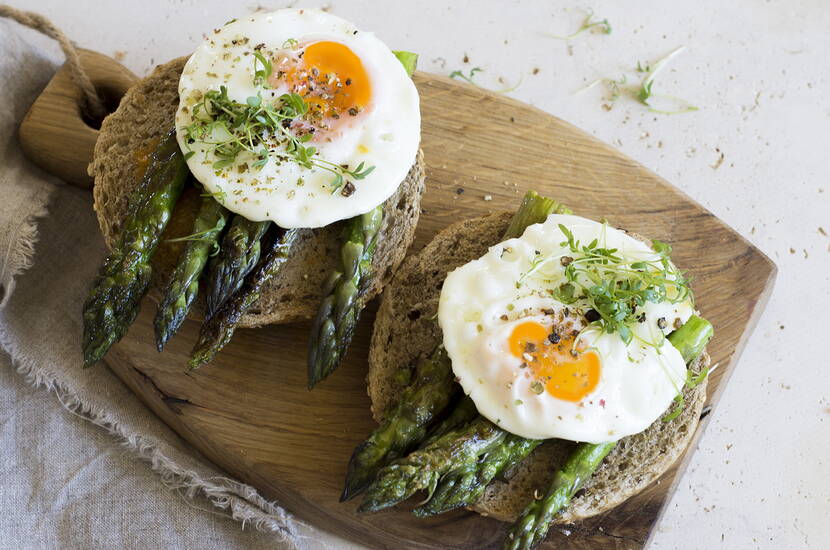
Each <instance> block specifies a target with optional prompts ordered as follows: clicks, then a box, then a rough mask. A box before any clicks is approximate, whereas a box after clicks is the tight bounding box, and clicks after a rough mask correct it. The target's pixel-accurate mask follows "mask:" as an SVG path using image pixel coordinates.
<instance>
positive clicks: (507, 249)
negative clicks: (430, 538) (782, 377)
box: [438, 215, 693, 443]
mask: <svg viewBox="0 0 830 550" xmlns="http://www.w3.org/2000/svg"><path fill="white" fill-rule="evenodd" d="M559 224H563V225H564V226H566V227H567V228H568V229H569V230H570V231H571V232H572V233H573V235H574V237H575V238H576V239H578V240H580V241H582V242H583V243H588V242H590V241H592V240H593V239H595V238H596V239H599V240H600V243H603V242H604V243H605V246H607V247H609V248H617V249H618V252H617V254H618V255H620V256H622V257H623V258H628V259H631V260H632V261H642V260H653V259H655V253H654V252H653V251H652V250H650V249H649V247H648V246H647V245H646V244H644V243H642V242H640V241H638V240H636V239H634V238H632V237H630V236H628V235H627V234H625V233H624V232H622V231H619V230H617V229H614V228H611V227H608V226H606V225H604V224H601V223H598V222H595V221H592V220H588V219H585V218H581V217H578V216H568V215H552V216H550V217H549V218H548V219H547V220H546V221H545V222H544V223H541V224H536V225H533V226H530V227H529V228H528V229H527V230H526V231H525V233H524V234H523V235H522V237H521V238H518V239H510V240H507V241H504V242H502V243H499V244H498V245H496V246H493V247H491V248H490V249H489V251H488V252H487V253H486V254H485V255H484V256H482V257H481V258H480V259H478V260H474V261H472V262H469V263H467V264H465V265H464V266H462V267H459V268H458V269H456V270H455V271H453V272H452V273H450V274H449V275H448V276H447V278H446V280H445V282H444V285H443V287H442V290H441V298H440V302H439V308H438V321H439V323H440V325H441V330H442V331H443V341H444V346H445V347H446V350H447V353H448V354H449V356H450V358H451V360H452V367H453V371H454V373H455V375H456V377H457V379H458V381H459V383H460V384H461V386H462V387H463V388H464V392H465V393H466V394H468V395H469V396H470V397H471V398H472V399H473V401H474V402H475V404H476V407H477V408H478V411H479V412H480V413H481V414H482V415H484V416H485V417H486V418H488V419H489V420H490V421H492V422H494V423H496V424H497V425H499V426H500V427H502V428H504V429H505V430H507V431H509V432H511V433H514V434H516V435H520V436H522V437H526V438H532V439H548V438H559V439H567V440H571V441H585V442H591V443H599V442H605V441H616V440H618V439H620V438H622V437H625V436H627V435H631V434H635V433H639V432H641V431H643V430H644V429H645V428H647V427H648V426H649V425H650V424H651V423H652V422H654V421H655V420H656V419H657V418H658V417H660V416H661V415H662V414H663V412H664V411H666V409H667V408H668V406H669V404H670V403H671V402H672V400H673V399H674V398H675V396H676V395H677V393H678V391H679V390H680V389H681V388H682V386H683V383H684V381H685V378H686V365H685V363H684V361H683V358H682V356H681V355H680V352H679V351H677V349H675V348H674V346H672V345H671V343H670V342H669V341H668V340H666V339H665V338H664V335H665V334H668V333H669V332H671V330H673V328H672V327H673V325H674V323H675V322H679V323H683V322H685V321H686V320H688V318H689V317H690V316H691V315H692V313H693V306H692V303H691V300H686V301H683V302H680V303H675V304H672V303H670V302H667V301H664V302H661V303H658V304H653V303H647V304H646V305H645V307H644V308H642V311H644V312H645V314H646V319H645V321H644V322H643V323H636V324H634V325H632V326H631V329H632V331H633V332H634V334H635V338H633V339H632V341H631V343H629V344H628V345H626V344H625V343H624V342H623V340H622V339H621V338H620V337H619V335H618V334H616V333H615V334H605V333H601V331H600V330H598V329H595V328H594V327H593V326H591V327H588V328H587V330H583V329H585V327H586V326H587V321H585V319H584V317H582V316H581V315H579V314H578V312H579V311H583V312H584V311H585V310H587V308H581V307H580V306H581V305H582V306H584V305H585V304H580V303H578V302H577V303H576V304H572V305H570V306H569V307H568V308H567V309H568V310H569V312H568V315H569V316H568V317H566V318H564V319H565V323H566V325H567V328H568V331H571V330H578V331H582V336H581V339H582V341H583V342H584V343H585V344H587V346H588V347H589V348H592V349H593V350H594V351H595V352H596V353H597V354H598V355H599V357H600V360H601V372H600V379H599V382H598V384H597V386H596V387H595V389H594V390H593V391H592V392H591V393H590V394H588V395H587V396H586V397H585V398H584V399H583V400H582V401H581V402H578V403H577V402H571V401H566V400H561V399H557V398H555V397H553V396H552V395H550V394H549V393H547V392H546V391H545V392H542V393H541V394H538V395H537V394H536V393H534V392H533V391H532V388H531V384H532V383H533V381H534V378H533V377H532V376H529V372H528V371H529V370H530V369H528V368H522V367H521V364H522V362H523V361H522V359H520V358H517V357H515V356H514V355H512V354H511V352H510V349H509V338H510V335H511V333H512V331H513V329H514V328H515V326H516V325H518V324H520V323H522V322H525V321H536V322H538V323H539V324H542V325H545V326H549V325H551V321H552V317H557V318H558V319H559V320H560V321H561V320H562V319H563V312H564V310H565V308H566V306H565V305H564V304H562V303H560V302H558V301H556V300H554V299H553V298H551V297H550V294H549V292H548V289H549V288H552V285H555V283H551V282H550V277H554V278H555V277H556V272H557V269H558V270H560V271H564V267H561V265H560V262H559V261H554V262H550V265H551V266H552V267H549V268H547V271H546V272H545V277H544V279H534V278H532V277H524V278H523V277H522V276H523V274H525V273H527V272H528V270H529V269H530V268H531V265H532V264H531V262H532V261H533V259H534V258H535V257H537V252H538V253H539V254H541V255H542V256H543V257H545V256H548V255H551V256H553V257H555V258H558V257H561V256H566V255H568V254H569V252H568V250H567V249H566V248H565V247H563V246H562V245H561V244H560V243H561V242H562V241H563V240H564V237H563V235H562V233H561V231H560V230H559V228H558V225H559ZM562 277H563V279H562V281H563V282H564V273H563V274H562ZM519 281H521V284H520V285H517V282H519ZM517 286H518V287H519V288H517ZM551 310H553V312H555V313H554V314H551ZM660 318H664V319H665V320H666V326H665V327H664V328H660V326H658V320H659V319H660ZM678 319H679V321H676V320H678ZM661 324H662V323H661ZM560 326H561V325H560ZM648 343H651V344H653V345H650V344H648Z"/></svg>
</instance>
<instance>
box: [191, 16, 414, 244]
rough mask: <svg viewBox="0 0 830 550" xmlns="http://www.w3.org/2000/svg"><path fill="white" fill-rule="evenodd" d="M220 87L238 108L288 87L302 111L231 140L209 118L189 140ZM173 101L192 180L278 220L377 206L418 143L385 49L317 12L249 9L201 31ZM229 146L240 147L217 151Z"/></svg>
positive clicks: (242, 209)
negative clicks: (299, 151)
mask: <svg viewBox="0 0 830 550" xmlns="http://www.w3.org/2000/svg"><path fill="white" fill-rule="evenodd" d="M221 90H225V94H226V96H227V99H228V100H229V101H233V102H236V103H237V104H239V105H241V106H243V107H244V106H245V105H251V102H253V105H260V103H259V102H261V105H263V106H273V107H279V105H281V99H280V98H281V97H282V96H283V94H297V95H298V96H299V97H301V98H302V99H303V101H304V102H305V104H306V108H307V113H306V115H305V116H302V117H296V118H294V119H292V120H286V121H283V122H281V125H282V128H275V129H274V131H272V132H256V131H255V132H253V135H242V137H241V138H240V139H238V140H236V142H232V141H233V140H232V139H231V138H232V137H239V136H231V135H230V133H229V132H228V131H226V129H225V128H223V127H222V126H221V125H215V124H214V125H213V126H209V127H207V126H206V128H207V130H206V131H205V132H203V133H202V135H200V137H199V139H194V133H193V132H192V131H191V132H188V128H191V129H192V128H193V126H192V125H193V124H194V122H199V121H202V122H204V121H205V120H208V121H209V120H211V119H210V118H209V117H211V116H216V115H213V114H211V113H209V112H208V111H209V110H210V109H208V108H206V107H205V97H206V94H208V93H209V92H211V91H214V92H217V91H221ZM258 98H259V99H258ZM179 99H180V103H179V108H178V111H177V113H176V129H177V138H178V142H179V145H180V146H181V148H182V151H184V152H185V154H186V158H187V164H188V167H189V168H190V171H191V172H192V173H193V175H194V176H195V177H196V179H198V180H199V181H200V182H201V183H202V184H203V186H204V187H205V188H206V190H207V191H208V192H209V193H211V194H212V195H213V196H214V197H215V198H216V199H217V200H219V201H220V202H221V203H222V204H223V205H224V206H225V207H227V208H228V209H229V210H231V211H233V212H235V213H237V214H241V215H242V216H244V217H246V218H248V219H250V220H254V221H261V220H272V221H274V222H275V223H276V224H277V225H279V226H280V227H284V228H294V227H308V228H313V227H321V226H325V225H328V224H330V223H332V222H335V221H337V220H341V219H345V218H350V217H353V216H356V215H359V214H362V213H364V212H367V211H369V210H371V209H372V208H374V207H376V206H377V205H379V204H381V203H382V202H383V201H384V200H386V199H387V198H389V197H390V196H391V195H392V194H393V193H394V192H395V190H396V189H397V187H398V185H399V184H400V183H401V181H403V180H404V178H405V177H406V174H407V172H408V170H409V168H410V166H411V165H412V163H413V161H414V160H415V156H416V153H417V150H418V145H419V142H420V120H421V119H420V111H419V102H418V92H417V90H416V89H415V85H414V84H413V82H412V79H411V78H410V77H409V76H408V75H407V73H406V71H405V69H404V68H403V66H402V65H401V63H400V62H399V61H398V59H397V58H396V57H395V55H394V54H393V53H392V52H391V51H390V49H389V48H388V47H387V46H386V45H385V44H383V42H381V41H380V40H379V39H378V38H377V37H375V35H374V34H372V33H368V32H363V31H359V30H358V29H357V28H355V26H354V25H352V24H351V23H349V22H347V21H345V20H343V19H341V18H339V17H336V16H334V15H330V14H328V13H325V12H322V11H319V10H309V9H302V10H293V9H285V10H278V11H275V12H270V13H256V14H252V15H249V16H246V17H243V18H239V19H237V20H233V21H231V22H229V23H227V24H225V25H224V26H223V27H221V28H219V29H216V30H215V31H213V32H211V33H209V34H208V35H207V36H206V37H205V39H204V41H203V42H202V43H201V44H200V45H199V46H198V48H196V51H195V52H194V53H193V55H192V56H191V57H190V59H189V60H188V61H187V64H186V65H185V68H184V71H183V73H182V76H181V79H180V82H179ZM213 110H214V111H216V112H218V113H220V114H221V110H220V109H213ZM260 115H261V113H260ZM283 129H284V130H285V133H287V134H290V135H291V136H294V137H297V138H299V140H300V141H299V142H300V143H301V145H302V147H304V148H309V147H313V148H314V149H313V151H314V154H313V155H310V161H309V163H310V164H311V166H308V165H303V163H302V162H297V161H296V158H297V155H296V152H292V150H291V144H290V143H289V142H288V141H287V140H286V139H285V133H283V132H282V130H283ZM266 134H267V135H266ZM229 142H231V143H230V144H229ZM217 143H220V144H223V145H222V146H221V147H219V148H217ZM252 144H253V145H252ZM233 147H237V148H241V150H239V151H236V152H233V151H232V153H233V154H232V155H229V154H228V149H229V148H233ZM263 147H264V148H265V150H266V151H265V152H264V153H263V151H262V149H263ZM263 159H266V160H265V161H264V162H263ZM307 164H308V163H307ZM370 168H371V171H370V172H368V171H369V169H370ZM344 171H345V172H346V173H345V175H344V176H343V177H342V180H340V181H337V174H338V173H339V174H341V175H343V172H344ZM349 172H352V173H353V174H364V176H363V177H360V178H359V177H355V176H352V175H350V174H349ZM367 172H368V173H367Z"/></svg>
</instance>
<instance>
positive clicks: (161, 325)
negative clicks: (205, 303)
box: [154, 197, 229, 351]
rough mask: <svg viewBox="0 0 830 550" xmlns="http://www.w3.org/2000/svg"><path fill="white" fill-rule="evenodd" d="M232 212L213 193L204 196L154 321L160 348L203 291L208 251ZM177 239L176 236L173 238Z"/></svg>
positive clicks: (157, 344) (215, 244)
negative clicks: (201, 277) (201, 285)
mask: <svg viewBox="0 0 830 550" xmlns="http://www.w3.org/2000/svg"><path fill="white" fill-rule="evenodd" d="M228 216H229V212H228V211H227V210H226V209H225V207H224V206H222V205H221V204H220V203H219V202H218V201H216V200H214V199H213V197H204V198H202V204H201V206H200V207H199V212H198V214H196V220H195V221H194V222H193V233H192V235H189V236H188V237H183V238H182V239H181V240H186V241H187V244H186V245H185V247H184V250H183V251H182V253H181V255H179V260H178V263H177V264H176V269H175V271H174V272H173V275H172V277H171V278H170V282H169V283H168V284H167V288H166V289H165V291H164V298H163V299H162V301H161V303H160V304H159V308H158V311H157V312H156V318H155V321H154V325H155V329H156V347H157V348H158V350H159V351H161V350H162V348H164V344H166V343H167V340H169V339H170V337H171V336H173V334H175V333H176V331H177V330H178V329H179V326H180V325H181V324H182V321H184V318H185V317H186V316H187V312H188V310H190V306H191V305H192V304H193V300H195V299H196V295H197V294H198V292H199V277H200V276H201V275H202V271H203V270H204V268H205V264H206V263H207V260H208V255H209V254H210V252H211V250H212V249H213V248H214V247H215V246H217V240H218V239H219V234H220V233H221V232H222V229H223V228H224V227H225V223H226V222H227V219H228ZM173 240H176V239H173Z"/></svg>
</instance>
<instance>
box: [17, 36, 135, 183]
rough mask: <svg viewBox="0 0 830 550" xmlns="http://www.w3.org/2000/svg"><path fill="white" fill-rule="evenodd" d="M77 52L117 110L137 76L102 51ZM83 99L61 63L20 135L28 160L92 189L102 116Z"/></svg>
mask: <svg viewBox="0 0 830 550" xmlns="http://www.w3.org/2000/svg"><path fill="white" fill-rule="evenodd" d="M78 54H79V56H80V60H81V66H82V67H83V68H84V70H85V71H86V72H87V74H88V75H89V78H90V80H92V83H93V84H94V85H95V88H96V89H97V90H98V91H99V93H100V94H101V96H102V99H103V101H104V104H105V106H106V107H107V110H108V111H109V112H112V111H114V110H115V109H116V108H117V107H118V103H119V102H120V101H121V97H122V96H123V95H124V94H125V93H126V92H127V90H128V89H129V88H130V87H131V86H132V85H133V84H135V83H136V82H137V81H138V77H136V76H135V75H134V74H133V73H132V72H130V71H129V70H128V69H127V68H126V67H124V66H123V65H121V64H120V63H119V62H117V61H116V60H114V59H112V58H110V57H107V56H105V55H102V54H100V53H97V52H93V51H89V50H79V51H78ZM82 102H83V99H82V97H81V91H80V89H79V88H78V87H77V86H76V85H75V82H74V81H73V80H72V77H71V75H70V74H69V69H68V68H67V67H66V66H63V67H61V68H60V69H58V71H57V72H56V73H55V76H54V77H52V80H51V81H49V84H48V85H47V86H46V88H44V90H43V92H42V93H41V94H40V96H39V97H38V98H37V99H36V100H35V102H34V103H33V104H32V106H31V108H30V109H29V112H28V113H27V114H26V117H25V118H24V119H23V122H22V123H21V125H20V131H19V138H20V146H21V147H22V149H23V152H24V153H25V154H26V156H27V157H28V158H29V160H31V161H32V162H34V163H35V164H37V165H38V166H40V167H41V168H43V169H44V170H46V171H47V172H49V173H50V174H53V175H55V176H57V177H59V178H61V179H62V180H64V181H66V182H67V183H71V184H73V185H77V186H79V187H87V188H89V187H92V183H93V182H92V178H91V177H90V176H89V174H88V173H87V167H88V166H89V163H90V162H92V157H93V153H94V150H95V141H96V140H97V139H98V128H100V127H101V121H100V120H92V119H90V118H89V117H88V116H86V115H85V114H83V113H82V108H81V106H82V105H81V104H82Z"/></svg>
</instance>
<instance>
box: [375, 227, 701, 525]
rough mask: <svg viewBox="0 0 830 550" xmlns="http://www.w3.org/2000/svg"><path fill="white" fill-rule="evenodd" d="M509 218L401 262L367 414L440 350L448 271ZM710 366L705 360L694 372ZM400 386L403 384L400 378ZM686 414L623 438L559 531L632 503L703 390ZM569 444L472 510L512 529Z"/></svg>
mask: <svg viewBox="0 0 830 550" xmlns="http://www.w3.org/2000/svg"><path fill="white" fill-rule="evenodd" d="M511 217H512V214H511V213H510V212H504V213H498V214H492V215H489V216H485V217H481V218H475V219H471V220H465V221H462V222H459V223H456V224H454V225H452V226H450V227H448V228H447V229H445V230H444V231H442V232H441V233H439V234H438V235H437V236H436V237H435V239H433V240H432V242H430V243H429V244H428V245H426V246H425V247H424V248H423V249H422V250H421V251H420V252H419V253H417V254H415V255H412V256H410V257H409V258H407V259H406V260H405V262H404V263H403V265H402V266H401V268H400V269H399V270H398V272H397V273H396V275H395V277H394V279H393V280H392V282H391V283H390V284H389V285H388V286H387V287H386V289H385V290H384V293H383V297H382V300H381V305H380V308H379V310H378V314H377V318H376V320H375V327H374V333H373V335H372V344H371V348H370V350H369V374H368V377H367V381H368V392H369V397H370V398H371V401H372V413H373V415H374V416H375V418H376V419H378V420H379V419H381V418H383V416H384V414H385V413H386V412H387V411H389V410H390V409H391V408H392V407H393V406H394V405H395V402H396V398H397V396H398V395H400V390H401V388H400V387H399V386H397V385H396V382H395V380H400V379H402V378H401V377H395V376H394V375H395V372H396V371H397V370H398V369H400V368H411V365H413V364H414V363H415V362H416V361H417V360H418V359H419V358H422V357H424V356H426V355H428V354H429V353H430V352H431V351H432V350H433V349H435V347H436V346H437V345H439V344H440V343H441V340H442V336H441V329H440V327H439V326H438V322H437V320H436V319H435V317H436V314H437V311H438V299H439V297H440V294H441V286H442V284H443V282H444V277H445V276H446V274H447V273H448V272H449V271H452V270H453V269H455V268H456V267H459V266H461V265H463V264H465V263H467V262H468V261H471V260H473V259H476V258H479V257H481V256H482V255H483V254H484V253H486V252H487V249H488V248H489V247H490V246H491V245H494V244H496V243H498V242H500V241H501V240H502V235H503V234H504V231H505V230H506V228H507V226H508V224H509V222H510V218H511ZM708 364H709V356H708V355H707V354H705V353H704V354H703V355H702V356H701V357H700V358H698V360H697V362H696V364H695V365H693V368H694V369H695V370H701V369H703V368H705V366H706V365H708ZM403 378H404V379H405V377H403ZM685 399H686V407H685V408H684V410H683V412H682V414H681V415H680V416H678V417H677V418H675V419H674V420H672V421H670V422H663V421H662V419H658V420H657V421H655V422H654V423H653V424H652V425H651V426H650V427H649V428H648V429H646V430H645V431H644V432H642V433H640V434H637V435H633V436H629V437H626V438H624V439H622V440H620V442H619V443H618V444H617V446H616V447H615V449H614V450H613V451H611V453H610V454H609V455H608V457H607V458H606V459H605V461H604V462H603V463H602V465H601V466H600V468H599V469H598V470H597V472H596V473H595V474H594V476H593V477H592V478H591V479H590V480H588V481H587V482H586V483H585V486H584V489H583V490H582V491H581V492H580V493H579V495H578V496H577V497H576V498H574V499H573V500H572V502H571V504H570V506H568V508H567V509H566V510H565V511H564V512H563V513H562V514H560V515H559V516H558V518H557V520H556V521H557V523H568V522H574V521H578V520H580V519H585V518H588V517H591V516H594V515H596V514H600V513H602V512H605V511H607V510H610V509H611V508H613V507H615V506H617V505H619V504H620V503H622V502H623V501H625V500H626V499H628V498H630V497H632V496H634V495H635V494H637V493H639V492H640V491H642V490H643V489H644V488H645V487H647V486H648V485H649V484H651V483H652V482H653V481H654V480H656V479H657V478H658V477H660V476H661V475H662V474H663V473H664V472H666V471H667V470H668V469H669V468H670V467H671V465H672V464H673V463H674V462H675V461H676V460H677V458H678V457H679V456H680V455H681V454H682V453H683V451H684V449H685V448H686V447H687V445H688V444H689V441H691V438H692V436H693V434H694V432H695V429H696V428H697V424H698V420H699V418H700V412H701V409H702V408H703V403H704V401H705V400H706V385H705V383H703V384H700V385H698V386H697V388H695V389H691V390H689V389H687V390H686V391H685ZM574 445H575V443H572V442H568V441H562V440H550V441H546V442H545V443H544V444H542V445H541V446H540V447H538V448H537V449H536V450H535V451H534V452H533V453H532V454H531V455H530V456H529V457H528V458H527V459H526V460H525V461H523V462H522V463H521V464H519V465H518V466H517V468H516V469H515V471H514V472H511V475H510V478H509V481H495V482H493V483H491V484H490V486H489V487H488V488H487V491H486V493H485V494H484V496H483V497H482V499H481V500H480V501H479V502H478V503H477V504H476V505H475V506H473V507H472V509H473V510H475V511H477V512H479V513H482V514H486V515H489V516H492V517H494V518H496V519H499V520H501V521H514V520H515V519H516V517H518V515H519V514H520V513H521V511H522V510H523V509H524V507H525V506H526V505H527V503H528V502H530V499H532V498H533V493H534V491H539V492H541V493H544V492H545V491H546V489H547V487H548V484H549V483H550V479H551V476H552V475H553V472H555V471H556V469H558V468H559V467H560V466H561V465H562V464H563V462H564V461H565V459H566V458H567V456H568V454H569V453H570V451H571V449H572V448H573V447H574Z"/></svg>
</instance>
